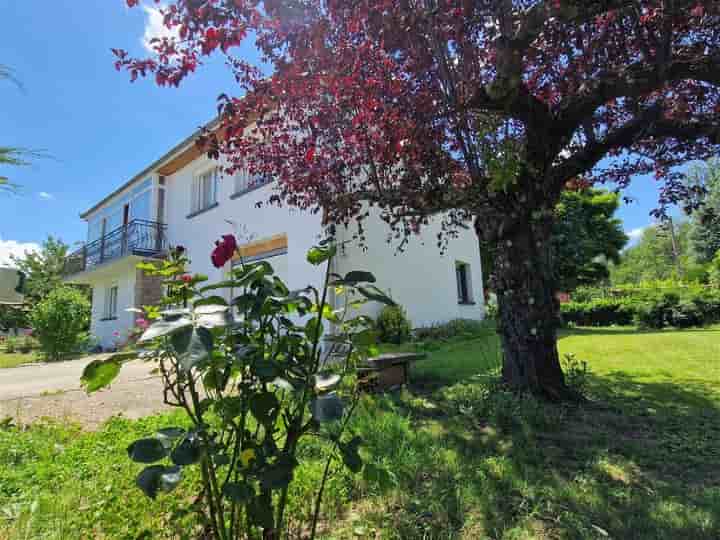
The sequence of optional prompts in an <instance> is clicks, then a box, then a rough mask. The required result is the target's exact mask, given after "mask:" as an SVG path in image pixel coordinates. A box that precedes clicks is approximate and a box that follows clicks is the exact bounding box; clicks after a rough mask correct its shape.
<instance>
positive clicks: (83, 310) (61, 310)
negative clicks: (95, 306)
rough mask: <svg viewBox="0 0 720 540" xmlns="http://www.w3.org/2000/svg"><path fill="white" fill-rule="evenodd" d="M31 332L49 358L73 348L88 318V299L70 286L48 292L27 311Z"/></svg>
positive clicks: (81, 338) (80, 337)
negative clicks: (29, 311) (30, 310)
mask: <svg viewBox="0 0 720 540" xmlns="http://www.w3.org/2000/svg"><path fill="white" fill-rule="evenodd" d="M30 322H31V324H32V327H33V330H34V335H35V336H36V337H37V339H38V341H39V342H40V348H41V349H42V351H43V353H44V354H45V355H46V356H47V357H48V359H50V360H59V359H60V357H61V356H62V355H64V354H67V353H71V352H75V351H76V350H77V348H78V347H79V345H80V344H81V343H82V342H83V340H84V338H85V336H86V330H87V327H88V324H89V322H90V302H88V299H87V297H86V296H85V294H83V293H82V292H80V291H79V290H77V289H75V288H72V287H59V288H57V289H55V290H53V291H52V292H50V293H49V294H48V295H47V296H46V297H45V298H44V299H43V300H42V301H40V302H39V303H38V304H37V305H35V307H34V308H33V309H32V312H31V314H30Z"/></svg>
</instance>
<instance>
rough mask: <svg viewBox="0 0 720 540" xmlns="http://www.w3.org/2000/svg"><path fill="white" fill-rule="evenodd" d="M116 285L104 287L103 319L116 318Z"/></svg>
mask: <svg viewBox="0 0 720 540" xmlns="http://www.w3.org/2000/svg"><path fill="white" fill-rule="evenodd" d="M117 300H118V286H117V285H112V286H110V287H108V288H107V289H105V308H104V310H103V311H104V312H103V319H104V320H111V319H117Z"/></svg>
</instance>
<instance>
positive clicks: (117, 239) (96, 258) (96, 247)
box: [64, 219, 167, 276]
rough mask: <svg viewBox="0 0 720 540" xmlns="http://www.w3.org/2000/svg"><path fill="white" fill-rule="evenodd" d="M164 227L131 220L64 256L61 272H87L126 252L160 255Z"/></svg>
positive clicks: (164, 235)
mask: <svg viewBox="0 0 720 540" xmlns="http://www.w3.org/2000/svg"><path fill="white" fill-rule="evenodd" d="M166 229H167V225H165V224H164V223H158V222H156V221H147V220H144V219H134V220H132V221H131V222H129V223H128V224H127V225H123V226H122V227H118V228H117V229H115V230H114V231H112V232H109V233H108V234H106V235H105V236H103V237H102V238H99V239H98V240H95V241H93V242H90V243H89V244H86V245H85V246H83V247H82V248H80V249H79V250H77V251H76V252H74V253H72V254H70V255H69V256H68V258H67V259H65V268H64V274H65V275H66V276H71V275H75V274H79V273H81V272H87V271H89V270H92V269H94V268H96V267H98V266H100V265H102V264H105V263H108V262H110V261H115V260H118V259H121V258H122V257H126V256H128V255H135V256H138V257H159V256H162V255H163V254H164V253H165V250H166V249H167V236H166Z"/></svg>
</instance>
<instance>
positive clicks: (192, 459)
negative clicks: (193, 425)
mask: <svg viewBox="0 0 720 540" xmlns="http://www.w3.org/2000/svg"><path fill="white" fill-rule="evenodd" d="M201 456H202V447H201V446H200V438H199V437H198V436H197V435H195V434H193V433H191V434H189V435H187V436H186V437H185V438H184V439H183V440H182V441H181V442H180V444H178V445H177V446H176V447H175V449H174V450H173V451H172V453H171V454H170V459H171V460H172V462H173V463H174V464H175V465H182V466H186V465H192V464H193V463H197V462H198V461H200V457H201Z"/></svg>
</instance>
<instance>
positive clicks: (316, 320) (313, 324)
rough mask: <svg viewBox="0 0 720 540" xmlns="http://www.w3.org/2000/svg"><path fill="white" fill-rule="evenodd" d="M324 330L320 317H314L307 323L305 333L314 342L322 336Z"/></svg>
mask: <svg viewBox="0 0 720 540" xmlns="http://www.w3.org/2000/svg"><path fill="white" fill-rule="evenodd" d="M323 330H324V328H323V324H322V320H321V319H320V317H313V318H312V319H310V320H309V321H308V322H307V323H306V324H305V335H306V336H307V338H308V339H309V340H310V341H312V342H314V341H315V340H316V339H319V338H320V336H322V334H323Z"/></svg>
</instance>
